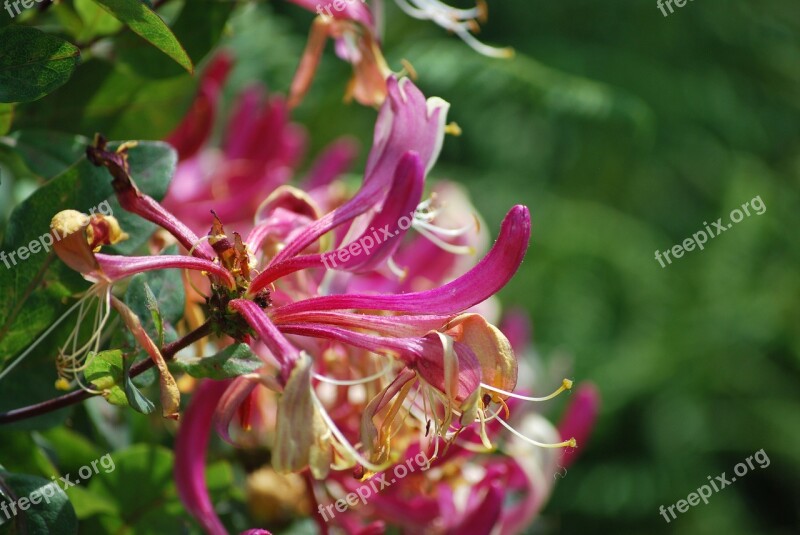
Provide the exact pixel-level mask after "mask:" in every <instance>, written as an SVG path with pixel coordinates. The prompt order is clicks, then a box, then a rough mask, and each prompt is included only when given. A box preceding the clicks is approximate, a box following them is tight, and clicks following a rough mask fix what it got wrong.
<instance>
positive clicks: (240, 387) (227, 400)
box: [214, 377, 258, 444]
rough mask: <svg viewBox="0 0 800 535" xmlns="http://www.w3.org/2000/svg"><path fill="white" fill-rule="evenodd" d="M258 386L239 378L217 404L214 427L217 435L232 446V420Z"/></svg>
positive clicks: (246, 379) (249, 380)
mask: <svg viewBox="0 0 800 535" xmlns="http://www.w3.org/2000/svg"><path fill="white" fill-rule="evenodd" d="M256 386H258V382H256V381H253V380H252V379H249V378H247V377H237V378H236V379H234V380H233V383H231V385H230V386H229V387H228V388H227V389H226V390H225V394H224V395H223V396H222V399H221V400H220V402H219V403H218V404H217V410H216V411H215V412H214V427H215V429H216V430H217V434H219V436H221V437H222V438H223V439H224V440H225V441H226V442H228V443H230V444H233V440H232V439H231V436H230V433H229V431H228V430H229V428H230V424H231V420H232V419H233V417H234V415H235V414H236V412H237V411H238V410H239V407H241V405H242V402H244V400H246V399H247V397H248V396H250V394H251V393H252V392H253V390H254V389H255V387H256Z"/></svg>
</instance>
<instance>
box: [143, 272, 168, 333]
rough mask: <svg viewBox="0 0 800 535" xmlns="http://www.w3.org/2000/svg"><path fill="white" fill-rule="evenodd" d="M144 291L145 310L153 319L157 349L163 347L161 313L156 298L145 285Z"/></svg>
mask: <svg viewBox="0 0 800 535" xmlns="http://www.w3.org/2000/svg"><path fill="white" fill-rule="evenodd" d="M144 290H145V294H146V296H145V298H146V300H147V303H146V304H147V309H148V310H149V311H150V317H151V318H153V323H154V324H155V328H156V331H157V332H158V347H164V320H163V319H162V318H161V312H160V311H159V310H158V301H156V296H155V295H154V294H153V290H151V289H150V286H148V285H147V283H145V285H144Z"/></svg>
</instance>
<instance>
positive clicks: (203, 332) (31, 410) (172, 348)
mask: <svg viewBox="0 0 800 535" xmlns="http://www.w3.org/2000/svg"><path fill="white" fill-rule="evenodd" d="M209 334H211V322H210V321H206V322H205V323H204V324H202V325H201V326H200V327H198V328H197V329H195V330H194V331H192V332H190V333H189V334H187V335H186V336H184V337H183V338H180V339H178V340H175V341H174V342H172V343H170V344H167V345H165V346H164V347H163V349H162V350H161V353H162V354H163V356H164V359H166V360H172V358H173V357H175V355H176V354H177V353H178V351H180V350H181V349H183V348H185V347H188V346H190V345H192V344H193V343H195V342H197V341H198V340H201V339H203V338H205V337H206V336H208V335H209ZM154 364H155V363H154V362H153V360H152V359H147V360H142V361H140V362H137V363H136V364H134V365H133V367H132V368H131V372H130V376H131V378H133V377H136V376H138V375H141V374H143V373H144V372H146V371H147V370H149V369H150V368H152V367H153V366H154ZM94 395H95V394H93V393H91V392H86V391H85V390H75V391H74V392H70V393H69V394H65V395H63V396H60V397H57V398H53V399H49V400H47V401H42V402H41V403H35V404H33V405H29V406H27V407H22V408H20V409H14V410H11V411H8V412H4V413H0V425H4V424H10V423H13V422H18V421H20V420H26V419H28V418H33V417H36V416H41V415H42V414H47V413H49V412H53V411H57V410H59V409H63V408H64V407H69V406H70V405H74V404H75V403H80V402H81V401H84V400H87V399H89V398H91V397H92V396H94Z"/></svg>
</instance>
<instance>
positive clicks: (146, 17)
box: [95, 0, 194, 73]
mask: <svg viewBox="0 0 800 535" xmlns="http://www.w3.org/2000/svg"><path fill="white" fill-rule="evenodd" d="M95 2H97V3H98V4H100V5H101V6H103V7H104V8H105V9H106V10H107V11H108V12H109V13H111V14H112V15H114V17H116V18H117V19H118V20H120V21H121V22H124V23H125V24H127V25H128V27H129V28H130V29H131V30H133V32H134V33H136V34H137V35H139V36H141V37H142V38H143V39H144V40H146V41H148V42H149V43H151V44H152V45H153V46H155V47H156V48H158V49H159V50H161V51H162V52H164V53H165V54H166V55H168V56H169V57H171V58H172V59H174V60H175V61H176V62H177V63H178V64H179V65H180V66H181V67H183V68H184V69H186V70H187V71H189V72H190V73H191V72H194V65H193V64H192V60H191V59H190V58H189V55H188V54H187V53H186V50H184V48H183V46H181V44H180V42H178V39H177V38H176V37H175V34H173V33H172V30H170V29H169V26H167V24H166V23H165V22H164V21H163V20H162V19H161V17H159V16H158V14H156V12H155V11H153V10H152V9H150V8H149V7H147V6H146V5H144V4H143V3H142V2H140V1H139V0H95Z"/></svg>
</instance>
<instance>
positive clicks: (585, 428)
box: [558, 383, 600, 468]
mask: <svg viewBox="0 0 800 535" xmlns="http://www.w3.org/2000/svg"><path fill="white" fill-rule="evenodd" d="M599 410H600V392H599V391H598V390H597V387H595V386H594V385H593V384H591V383H583V384H581V385H580V386H578V388H577V389H576V390H575V392H574V393H573V394H572V396H571V398H570V401H569V405H567V410H566V412H565V413H564V416H562V417H561V422H560V423H559V424H558V432H559V434H560V435H561V438H562V440H569V439H570V438H573V437H574V438H575V440H576V441H577V442H578V448H564V456H563V457H562V458H561V463H562V465H563V466H564V467H565V468H566V467H568V466H569V465H571V464H572V463H573V462H575V460H576V459H577V458H578V451H579V448H581V447H583V446H585V445H586V442H587V440H588V439H589V436H590V435H591V433H592V429H594V423H595V421H596V420H597V413H598V411H599Z"/></svg>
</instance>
